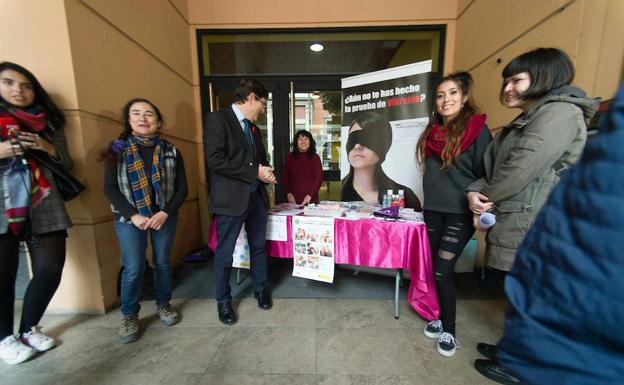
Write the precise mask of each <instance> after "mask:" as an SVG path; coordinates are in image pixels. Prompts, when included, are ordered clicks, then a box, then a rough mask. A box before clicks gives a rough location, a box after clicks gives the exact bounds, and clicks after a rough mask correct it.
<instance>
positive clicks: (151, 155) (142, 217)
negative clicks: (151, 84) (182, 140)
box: [101, 98, 188, 343]
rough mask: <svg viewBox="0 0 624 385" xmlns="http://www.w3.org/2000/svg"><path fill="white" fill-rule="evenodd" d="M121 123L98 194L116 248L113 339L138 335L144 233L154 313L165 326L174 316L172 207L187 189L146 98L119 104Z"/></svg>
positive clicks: (179, 202)
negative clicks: (117, 306)
mask: <svg viewBox="0 0 624 385" xmlns="http://www.w3.org/2000/svg"><path fill="white" fill-rule="evenodd" d="M123 119H124V128H123V131H122V132H121V134H120V135H119V138H118V139H117V140H114V141H113V142H111V144H110V146H109V147H108V148H107V149H105V150H104V151H103V152H102V154H101V159H102V160H104V161H105V171H104V194H105V195H106V197H107V198H108V200H109V201H110V203H111V209H112V211H113V213H114V217H115V232H116V233H117V238H118V240H119V247H120V249H121V262H122V266H123V271H122V273H121V285H120V286H121V290H120V292H121V313H122V315H123V319H122V323H121V326H120V328H119V339H120V340H121V342H122V343H130V342H134V341H136V340H137V339H138V338H139V325H138V317H139V310H140V308H141V306H140V304H139V301H140V300H141V294H142V293H141V289H142V287H143V275H144V274H143V273H144V269H145V252H146V249H147V240H148V237H149V238H151V241H152V255H153V262H154V289H155V299H156V314H157V315H158V318H160V320H161V321H162V323H163V324H165V326H171V325H174V324H176V323H177V322H178V321H179V320H180V316H179V314H178V312H177V311H176V310H175V309H173V307H171V305H170V303H169V301H170V300H171V291H172V279H173V274H172V270H171V262H170V260H169V257H170V255H171V248H172V247H173V240H174V238H175V232H176V226H177V223H178V215H177V214H178V210H179V209H180V207H181V206H182V204H183V203H184V200H185V199H186V195H187V193H188V189H187V185H186V174H185V172H184V161H183V160H182V154H181V153H180V151H179V150H178V149H177V148H176V147H175V146H174V145H173V144H171V143H170V142H168V141H167V140H165V139H162V138H161V137H160V135H159V134H158V131H159V130H160V128H161V127H162V125H163V117H162V114H161V113H160V110H159V109H158V107H156V105H155V104H154V103H152V102H150V101H149V100H147V99H140V98H137V99H132V100H130V101H128V103H126V105H125V106H124V108H123Z"/></svg>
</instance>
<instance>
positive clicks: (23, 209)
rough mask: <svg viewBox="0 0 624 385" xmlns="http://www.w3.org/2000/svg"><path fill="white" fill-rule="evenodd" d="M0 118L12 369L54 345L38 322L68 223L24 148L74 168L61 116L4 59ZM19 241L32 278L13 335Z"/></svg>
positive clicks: (52, 287)
mask: <svg viewBox="0 0 624 385" xmlns="http://www.w3.org/2000/svg"><path fill="white" fill-rule="evenodd" d="M0 119H1V122H2V123H1V124H0V125H1V126H2V133H0V194H1V196H2V197H4V198H3V199H0V357H1V358H2V359H3V360H4V362H6V363H7V364H18V363H20V362H23V361H25V360H27V359H28V358H30V357H32V356H33V355H35V354H36V353H37V352H38V351H39V352H43V351H46V350H49V349H51V348H53V347H54V346H55V341H54V339H53V338H52V337H49V336H46V335H44V334H43V333H41V328H40V327H39V326H37V324H38V323H39V321H40V320H41V317H42V316H43V313H44V312H45V310H46V308H47V306H48V304H49V303H50V300H51V299H52V296H53V295H54V293H55V291H56V289H57V288H58V285H59V283H60V281H61V273H62V271H63V265H64V264H65V239H66V238H67V229H68V228H69V227H71V226H72V223H71V220H70V219H69V216H68V215H67V212H66V211H65V205H64V202H63V199H62V197H61V194H60V192H59V191H58V189H57V188H56V185H55V184H54V179H53V176H52V174H51V172H50V171H49V170H48V169H46V168H43V167H40V166H39V165H38V164H37V163H36V162H34V161H33V160H32V159H31V158H30V157H29V155H28V151H29V150H31V149H35V150H42V151H46V152H48V153H49V154H50V155H51V156H52V157H54V159H56V161H57V162H58V163H59V164H60V165H61V166H63V167H64V168H65V169H67V170H70V169H71V168H72V165H73V163H72V160H71V158H70V156H69V153H68V152H67V143H66V141H65V134H64V131H63V127H64V126H65V116H64V115H63V113H62V112H61V110H60V109H59V108H58V107H57V106H56V104H54V102H53V101H52V100H51V99H50V97H49V96H48V94H47V93H46V91H45V90H44V89H43V87H42V86H41V84H40V83H39V81H37V79H36V78H35V76H34V75H33V74H32V73H31V72H30V71H28V70H27V69H25V68H23V67H21V66H19V65H17V64H14V63H10V62H2V63H0ZM13 125H16V126H18V127H19V133H18V132H9V131H10V130H9V128H10V127H7V126H13ZM23 162H27V163H26V165H24V163H23ZM22 241H28V242H27V245H28V249H29V252H30V258H31V265H32V274H33V275H32V279H31V281H30V283H29V284H28V288H27V290H26V294H25V296H24V303H23V306H22V317H21V321H20V325H19V329H18V333H17V334H13V321H14V319H13V312H14V304H15V281H16V277H17V267H18V260H19V244H20V242H22Z"/></svg>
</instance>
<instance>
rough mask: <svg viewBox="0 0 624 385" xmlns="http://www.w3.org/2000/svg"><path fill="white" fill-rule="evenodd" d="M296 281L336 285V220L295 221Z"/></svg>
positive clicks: (293, 228)
mask: <svg viewBox="0 0 624 385" xmlns="http://www.w3.org/2000/svg"><path fill="white" fill-rule="evenodd" d="M292 237H293V238H292V239H293V256H294V263H293V273H292V275H293V276H294V277H300V278H308V279H314V280H316V281H323V282H330V283H331V282H334V218H319V217H304V216H301V217H298V216H297V217H293V219H292Z"/></svg>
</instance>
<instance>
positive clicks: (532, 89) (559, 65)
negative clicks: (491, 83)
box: [500, 48, 574, 104]
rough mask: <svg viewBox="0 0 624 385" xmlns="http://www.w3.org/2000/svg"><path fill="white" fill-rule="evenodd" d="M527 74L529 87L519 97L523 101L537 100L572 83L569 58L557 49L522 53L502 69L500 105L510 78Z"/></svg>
mask: <svg viewBox="0 0 624 385" xmlns="http://www.w3.org/2000/svg"><path fill="white" fill-rule="evenodd" d="M521 72H528V73H529V75H530V76H531V85H530V86H529V89H527V90H526V92H524V93H523V94H522V95H521V97H522V99H524V100H537V99H539V98H541V97H542V96H544V95H546V94H547V93H548V92H550V91H551V90H553V89H555V88H559V87H561V86H566V85H569V84H570V83H572V80H573V79H574V64H572V60H570V57H569V56H568V55H567V54H566V53H565V52H563V51H562V50H560V49H558V48H537V49H534V50H533V51H529V52H526V53H523V54H522V55H520V56H518V57H516V58H515V59H513V60H512V61H511V62H509V64H507V65H506V66H505V68H503V72H502V76H503V85H502V87H501V90H500V100H501V103H503V104H504V103H505V99H504V94H505V92H504V90H505V86H506V85H507V82H505V81H504V79H507V78H508V77H510V76H513V75H516V74H519V73H521Z"/></svg>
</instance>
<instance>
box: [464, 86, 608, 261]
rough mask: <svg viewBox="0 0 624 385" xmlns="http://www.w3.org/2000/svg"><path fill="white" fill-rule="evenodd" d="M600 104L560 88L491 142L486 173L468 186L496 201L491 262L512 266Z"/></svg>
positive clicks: (574, 90) (489, 253) (577, 152)
mask: <svg viewBox="0 0 624 385" xmlns="http://www.w3.org/2000/svg"><path fill="white" fill-rule="evenodd" d="M597 104H598V102H597V101H594V100H591V99H588V98H586V97H585V93H584V92H583V91H582V90H581V89H579V88H576V87H572V86H564V87H561V88H558V89H556V90H553V91H551V92H550V93H548V94H547V95H545V96H543V97H542V98H541V99H540V100H538V102H537V103H536V104H535V105H534V106H533V107H532V108H531V109H530V110H529V111H528V112H527V113H526V114H522V115H520V116H519V117H517V118H516V119H515V120H514V121H512V122H511V123H509V124H508V125H507V126H505V127H504V128H503V130H502V132H501V133H500V134H498V135H497V136H496V138H494V141H492V142H491V143H490V145H489V146H488V148H487V150H486V151H485V154H484V159H483V161H484V165H485V177H484V178H481V179H479V180H477V181H475V182H474V183H472V184H471V185H470V186H468V188H467V189H466V191H478V192H481V193H482V194H484V195H485V196H487V197H488V198H489V200H490V201H491V202H493V203H494V205H495V208H494V214H495V215H496V225H494V227H492V228H491V229H490V230H489V231H488V234H487V238H486V239H487V248H486V254H487V257H488V264H489V265H490V266H491V267H493V268H496V269H500V270H505V271H509V270H510V269H511V267H512V265H513V262H514V260H515V257H516V250H517V249H518V247H519V246H520V243H521V242H522V240H523V239H524V236H525V235H526V233H527V231H528V229H529V227H530V226H531V223H532V222H533V219H534V218H535V216H536V215H537V213H538V211H539V210H540V208H541V207H542V205H543V204H544V202H545V201H546V198H547V197H548V194H549V193H550V191H551V190H552V188H553V187H554V186H555V184H557V182H558V181H559V177H560V175H561V173H562V172H563V171H565V169H566V168H567V167H569V166H570V165H571V164H572V163H574V162H576V160H577V159H578V158H579V157H580V155H581V152H582V150H583V147H584V146H585V141H586V140H587V126H586V123H587V122H588V121H589V119H590V118H591V117H592V116H593V114H594V113H595V111H596V107H597Z"/></svg>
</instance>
